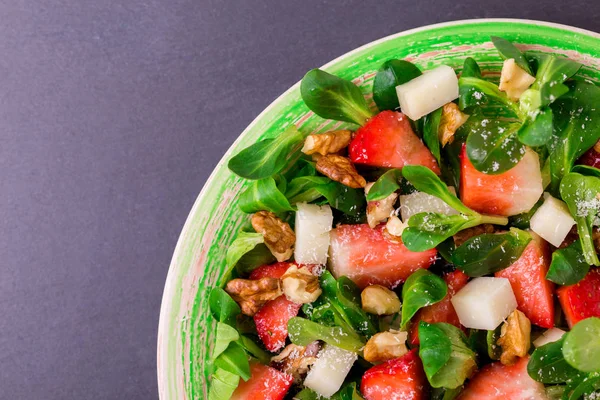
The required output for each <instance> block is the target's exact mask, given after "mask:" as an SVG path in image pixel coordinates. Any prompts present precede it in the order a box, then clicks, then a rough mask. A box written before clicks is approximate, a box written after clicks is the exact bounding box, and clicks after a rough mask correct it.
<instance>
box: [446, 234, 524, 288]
mask: <svg viewBox="0 0 600 400" xmlns="http://www.w3.org/2000/svg"><path fill="white" fill-rule="evenodd" d="M530 241H531V235H530V234H529V233H527V232H525V231H522V230H520V229H516V228H511V229H510V231H509V232H506V233H499V234H494V233H485V234H482V235H479V236H474V237H472V238H470V239H468V240H467V241H466V242H465V243H463V244H462V245H460V246H459V247H458V248H457V249H456V250H455V251H454V253H453V254H452V262H453V263H454V264H455V265H456V266H457V267H458V268H459V269H460V270H461V271H463V272H464V273H465V274H467V275H469V276H470V277H478V276H484V275H488V274H493V273H494V272H498V271H501V270H503V269H505V268H508V267H509V266H510V265H511V264H513V263H514V262H515V261H517V260H518V259H519V257H521V254H522V253H523V250H525V247H527V244H528V243H529V242H530Z"/></svg>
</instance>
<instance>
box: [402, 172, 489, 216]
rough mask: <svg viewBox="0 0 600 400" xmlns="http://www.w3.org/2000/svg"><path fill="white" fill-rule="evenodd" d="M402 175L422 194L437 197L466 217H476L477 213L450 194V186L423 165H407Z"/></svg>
mask: <svg viewBox="0 0 600 400" xmlns="http://www.w3.org/2000/svg"><path fill="white" fill-rule="evenodd" d="M402 175H403V176H404V177H405V178H406V179H407V180H408V181H409V182H410V183H411V184H412V185H413V186H414V187H415V188H416V189H417V190H418V191H420V192H425V193H427V194H430V195H432V196H435V197H437V198H439V199H441V200H442V201H444V202H445V203H446V204H448V205H449V206H450V207H452V208H454V209H455V210H456V211H458V212H461V213H463V214H466V215H476V214H477V213H476V212H475V211H473V210H471V209H470V208H469V207H467V206H465V205H464V204H463V203H462V202H461V201H460V200H459V199H458V197H456V196H455V195H454V194H452V193H451V192H450V190H449V189H448V186H447V185H446V184H445V183H444V182H442V180H441V179H440V178H439V177H438V176H437V175H436V174H435V173H433V171H431V170H430V169H429V168H427V167H424V166H422V165H406V166H404V167H403V168H402Z"/></svg>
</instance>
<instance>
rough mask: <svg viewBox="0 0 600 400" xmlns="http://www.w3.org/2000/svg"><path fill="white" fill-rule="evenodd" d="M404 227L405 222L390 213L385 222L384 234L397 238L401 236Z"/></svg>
mask: <svg viewBox="0 0 600 400" xmlns="http://www.w3.org/2000/svg"><path fill="white" fill-rule="evenodd" d="M404 228H406V224H405V223H404V222H402V220H401V219H400V218H398V217H397V216H395V215H392V216H391V217H390V218H389V219H388V221H387V224H385V231H384V233H386V234H387V235H386V236H388V237H389V236H392V239H399V238H401V237H402V232H404Z"/></svg>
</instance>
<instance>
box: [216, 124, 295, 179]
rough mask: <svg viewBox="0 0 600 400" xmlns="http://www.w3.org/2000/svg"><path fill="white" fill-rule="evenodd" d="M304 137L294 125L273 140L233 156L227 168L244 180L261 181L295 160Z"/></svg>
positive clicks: (263, 141) (255, 144) (264, 141)
mask: <svg viewBox="0 0 600 400" xmlns="http://www.w3.org/2000/svg"><path fill="white" fill-rule="evenodd" d="M303 140H304V136H303V135H302V134H301V133H300V132H299V131H298V129H296V127H295V126H294V125H292V126H290V127H289V128H287V129H286V130H285V131H284V132H282V133H281V134H280V135H279V136H277V137H276V138H275V139H265V140H262V141H260V142H257V143H254V144H253V145H251V146H250V147H247V148H245V149H244V150H242V151H241V152H239V153H238V154H237V155H235V156H233V157H232V158H231V159H230V160H229V163H228V164H227V166H228V167H229V169H230V170H231V171H232V172H233V173H235V174H236V175H238V176H241V177H242V178H246V179H263V178H268V177H270V176H273V175H275V174H277V173H278V172H280V171H281V170H283V169H284V168H285V167H286V166H287V165H288V164H291V163H292V161H294V160H295V159H296V157H295V155H296V153H299V149H300V145H301V144H302V142H303Z"/></svg>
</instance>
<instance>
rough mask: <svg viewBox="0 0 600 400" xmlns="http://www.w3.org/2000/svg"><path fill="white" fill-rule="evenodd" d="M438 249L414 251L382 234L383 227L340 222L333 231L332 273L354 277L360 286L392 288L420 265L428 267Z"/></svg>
mask: <svg viewBox="0 0 600 400" xmlns="http://www.w3.org/2000/svg"><path fill="white" fill-rule="evenodd" d="M436 254H437V251H436V250H435V249H431V250H427V251H423V252H418V253H417V252H412V251H410V250H408V249H407V248H406V246H404V244H402V242H395V241H392V240H390V239H388V238H386V237H385V236H384V235H383V227H382V226H380V227H377V228H375V229H371V228H370V227H369V225H367V224H362V225H339V226H338V227H337V228H335V229H333V230H332V231H331V244H330V248H329V255H330V267H331V272H332V273H333V275H334V276H335V277H336V278H337V277H340V276H342V275H345V276H347V277H348V278H350V279H352V280H353V281H354V282H355V283H356V284H357V285H358V286H359V287H361V288H364V287H365V286H367V285H369V284H374V283H377V284H380V285H384V286H387V287H390V288H393V287H395V286H397V285H398V284H400V283H401V282H404V281H405V280H406V278H408V277H409V276H410V274H412V273H413V272H415V271H416V270H418V269H419V268H429V266H430V265H431V263H432V262H433V261H434V260H435V257H436Z"/></svg>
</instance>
